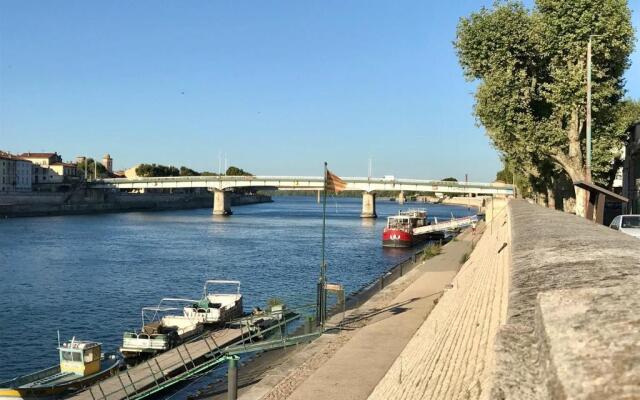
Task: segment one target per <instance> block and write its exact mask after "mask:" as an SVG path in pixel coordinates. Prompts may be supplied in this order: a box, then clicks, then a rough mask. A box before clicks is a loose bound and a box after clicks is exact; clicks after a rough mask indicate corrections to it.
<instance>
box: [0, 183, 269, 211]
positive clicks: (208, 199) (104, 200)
mask: <svg viewBox="0 0 640 400" xmlns="http://www.w3.org/2000/svg"><path fill="white" fill-rule="evenodd" d="M270 201H271V197H270V196H265V195H240V194H233V195H232V198H231V205H232V206H237V205H245V204H257V203H265V202H270ZM194 208H213V196H212V194H211V193H208V192H205V193H144V194H136V193H121V192H108V191H102V190H97V189H83V188H77V189H75V190H73V191H72V192H68V193H36V192H34V193H24V194H10V195H0V218H13V217H37V216H52V215H74V214H95V213H107V212H127V211H162V210H186V209H194Z"/></svg>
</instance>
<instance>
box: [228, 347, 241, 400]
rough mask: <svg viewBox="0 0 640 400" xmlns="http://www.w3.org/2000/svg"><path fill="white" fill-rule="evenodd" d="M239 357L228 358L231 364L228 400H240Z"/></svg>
mask: <svg viewBox="0 0 640 400" xmlns="http://www.w3.org/2000/svg"><path fill="white" fill-rule="evenodd" d="M239 358H240V357H238V356H230V357H229V358H228V362H229V372H228V374H227V386H228V387H227V399H229V400H237V399H238V359H239Z"/></svg>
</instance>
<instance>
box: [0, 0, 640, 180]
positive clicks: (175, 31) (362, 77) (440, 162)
mask: <svg viewBox="0 0 640 400" xmlns="http://www.w3.org/2000/svg"><path fill="white" fill-rule="evenodd" d="M491 2H492V1H477V0H465V1H452V2H431V1H424V0H416V1H369V0H367V1H364V0H362V1H343V0H340V1H313V2H311V1H298V0H292V1H134V2H131V1H101V2H97V1H53V0H51V1H37V2H36V1H24V0H16V1H11V0H2V2H0V149H3V150H9V151H13V152H22V151H58V152H59V153H61V154H62V155H63V156H64V158H65V159H73V158H74V157H75V156H77V155H82V154H87V155H89V156H98V157H101V156H102V154H104V153H105V152H109V153H111V155H112V157H113V158H114V159H115V167H116V168H127V167H130V166H132V165H134V164H136V163H139V162H156V163H163V164H171V165H176V166H179V165H187V166H190V167H192V168H195V169H198V170H203V169H208V170H213V171H217V169H218V154H219V152H226V153H227V157H228V158H229V162H230V164H233V165H238V166H240V167H242V168H245V169H247V170H249V171H252V172H254V173H257V174H274V175H294V174H295V175H298V174H304V175H320V174H321V169H322V161H324V160H327V161H328V162H329V164H330V168H331V169H332V170H334V171H335V172H336V173H338V174H339V175H343V176H356V175H357V176H365V175H366V174H367V164H368V158H369V157H370V156H371V157H372V158H373V164H374V165H373V170H374V171H373V172H374V175H376V176H381V175H385V174H395V175H396V176H399V177H415V178H443V177H446V176H455V177H457V178H459V179H460V178H464V174H465V173H466V172H468V173H469V176H470V179H471V180H480V181H484V180H490V179H493V178H494V177H495V172H496V171H497V170H498V169H500V163H499V160H498V156H497V153H496V152H495V151H494V150H493V149H492V148H491V146H490V145H489V142H488V139H487V138H486V137H485V135H484V132H483V130H482V129H481V128H478V127H476V126H475V120H474V118H473V116H472V103H473V99H472V95H471V93H472V92H473V85H472V84H470V83H468V82H465V80H464V79H463V76H462V72H461V70H460V67H459V66H458V63H457V59H456V56H455V52H454V50H453V46H452V44H451V43H452V41H453V40H454V37H455V28H456V24H457V22H458V19H459V17H460V16H466V15H468V14H469V13H471V12H472V11H475V10H477V9H478V8H479V7H480V6H481V5H482V4H487V5H488V4H490V3H491ZM631 4H632V7H635V8H640V7H639V6H640V4H638V1H637V0H633V1H632V2H631ZM638 14H639V13H638V11H635V12H634V17H633V18H634V25H635V26H636V27H638V26H640V17H639V15H638ZM633 63H634V66H633V67H632V69H631V70H630V71H629V72H628V74H627V78H628V84H627V88H628V90H629V94H630V95H632V96H633V97H636V98H637V97H640V57H639V52H638V50H636V52H635V53H634V55H633Z"/></svg>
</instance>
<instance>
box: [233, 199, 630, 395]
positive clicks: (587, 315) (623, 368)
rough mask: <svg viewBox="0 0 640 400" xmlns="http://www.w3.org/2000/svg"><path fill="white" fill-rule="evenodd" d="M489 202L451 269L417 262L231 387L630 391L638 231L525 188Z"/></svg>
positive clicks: (275, 390) (307, 391) (354, 391)
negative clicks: (249, 381) (306, 341)
mask: <svg viewBox="0 0 640 400" xmlns="http://www.w3.org/2000/svg"><path fill="white" fill-rule="evenodd" d="M486 210H487V211H488V213H487V225H486V226H484V232H483V234H482V237H481V239H480V240H479V241H478V243H477V244H476V245H475V249H474V251H473V253H472V254H471V256H470V258H469V259H468V260H467V261H466V262H465V263H464V265H463V266H462V267H461V268H460V269H459V272H457V270H458V267H454V268H451V267H449V268H447V267H446V266H445V264H446V263H447V262H449V263H451V262H453V261H454V260H453V259H452V258H451V257H450V258H449V259H447V260H445V259H444V256H438V257H436V258H434V259H432V260H429V261H427V262H426V263H424V264H423V265H422V266H420V268H416V269H415V270H414V271H412V273H411V274H407V275H406V276H405V277H403V279H401V280H398V281H397V282H394V284H392V285H391V286H390V287H389V289H392V287H393V286H394V285H396V287H395V289H392V290H389V291H387V292H385V291H383V292H381V293H379V295H377V296H374V298H372V299H371V304H369V302H368V303H367V304H366V305H365V307H363V308H362V309H360V310H356V311H355V313H354V314H353V315H351V316H348V317H347V319H346V323H345V324H343V325H342V327H343V328H344V330H343V331H341V332H340V333H337V334H334V335H330V334H328V335H324V336H323V337H322V338H320V339H318V340H317V341H316V342H314V343H312V344H311V345H309V347H308V349H306V350H304V351H303V352H302V353H305V352H307V353H311V356H308V357H306V358H304V359H303V360H302V361H300V360H299V359H298V360H296V357H293V359H292V360H291V361H292V362H291V363H290V364H292V365H293V366H290V367H289V369H286V368H281V369H280V370H279V372H280V374H278V373H275V374H272V375H271V376H268V379H265V382H266V384H265V385H263V386H260V384H259V385H256V387H254V388H253V389H258V390H253V389H252V390H248V391H247V392H245V395H243V396H241V397H240V398H241V399H269V400H276V399H310V400H313V399H329V398H330V399H345V400H347V399H349V400H356V399H367V398H368V399H373V400H383V399H384V400H387V399H406V400H410V399H411V400H413V399H492V400H493V399H495V400H506V399H513V400H547V399H638V398H640V329H639V327H640V313H639V312H638V310H639V309H640V298H639V297H638V293H640V241H638V239H635V238H633V237H630V236H627V235H624V234H622V233H620V232H617V231H613V230H611V229H609V228H607V227H604V226H600V225H596V224H594V223H592V222H590V221H587V220H585V219H583V218H579V217H576V216H574V215H570V214H566V213H562V212H559V211H555V210H550V209H546V208H542V207H539V206H536V205H532V204H529V203H527V202H525V201H522V200H512V201H510V202H509V203H508V204H507V203H505V202H504V201H500V200H497V201H494V203H493V204H488V205H486ZM465 240H466V241H468V240H469V237H468V234H467V236H464V235H463V236H462V237H461V240H460V241H459V242H452V243H450V244H449V245H454V246H455V245H458V246H460V245H462V243H464V242H465ZM456 243H457V244H456ZM467 243H468V242H467ZM449 245H448V246H449ZM445 249H446V247H445ZM452 250H453V247H451V250H450V251H452ZM459 250H460V249H458V251H459ZM452 253H453V251H452ZM445 255H446V253H445ZM441 263H442V264H441ZM436 264H437V265H439V266H440V267H436ZM429 265H430V266H429ZM454 265H455V264H454ZM438 268H441V269H438ZM438 287H439V288H440V291H441V292H443V294H441V293H440V292H438ZM436 299H437V301H434V300H436ZM385 304H386V305H385ZM434 305H435V306H434ZM375 310H378V311H375ZM367 313H369V314H367ZM358 314H361V315H362V318H363V319H364V322H363V324H362V326H359V327H358V326H356V325H355V324H354V321H358V317H357V315H358ZM365 318H366V319H365ZM350 321H351V322H350ZM298 358H299V357H298ZM296 361H297V362H296Z"/></svg>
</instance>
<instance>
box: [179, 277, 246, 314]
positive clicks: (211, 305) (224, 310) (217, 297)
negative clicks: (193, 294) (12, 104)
mask: <svg viewBox="0 0 640 400" xmlns="http://www.w3.org/2000/svg"><path fill="white" fill-rule="evenodd" d="M213 285H217V286H221V285H226V286H229V285H231V286H233V287H234V288H235V290H234V293H211V292H210V290H209V288H210V286H213ZM242 311H243V310H242V294H240V281H224V280H208V281H206V282H205V283H204V289H203V296H202V299H201V300H200V301H198V302H196V303H194V304H193V305H192V306H191V307H185V308H184V315H186V316H189V317H191V318H194V319H196V320H198V321H199V322H202V323H205V324H217V323H222V322H227V321H229V320H231V319H233V318H237V317H240V316H242Z"/></svg>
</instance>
